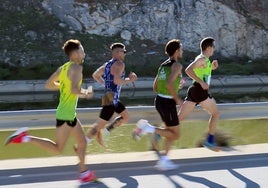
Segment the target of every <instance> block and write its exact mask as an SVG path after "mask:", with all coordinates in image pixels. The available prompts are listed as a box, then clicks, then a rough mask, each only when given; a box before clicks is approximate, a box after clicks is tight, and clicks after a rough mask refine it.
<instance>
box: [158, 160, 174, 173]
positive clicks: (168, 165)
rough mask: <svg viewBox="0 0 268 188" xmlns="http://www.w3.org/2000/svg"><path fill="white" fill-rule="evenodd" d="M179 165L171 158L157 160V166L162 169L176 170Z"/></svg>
mask: <svg viewBox="0 0 268 188" xmlns="http://www.w3.org/2000/svg"><path fill="white" fill-rule="evenodd" d="M178 167H179V165H177V164H175V163H173V162H172V161H171V160H161V159H160V160H159V161H157V163H156V165H155V168H156V169H157V170H160V171H168V170H175V169H177V168H178Z"/></svg>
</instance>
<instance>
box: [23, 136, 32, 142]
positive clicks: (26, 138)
mask: <svg viewBox="0 0 268 188" xmlns="http://www.w3.org/2000/svg"><path fill="white" fill-rule="evenodd" d="M30 140H31V137H29V136H24V137H23V138H22V142H25V143H26V142H30Z"/></svg>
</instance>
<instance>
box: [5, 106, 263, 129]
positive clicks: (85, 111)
mask: <svg viewBox="0 0 268 188" xmlns="http://www.w3.org/2000/svg"><path fill="white" fill-rule="evenodd" d="M218 107H219V110H220V113H221V118H220V119H221V120H245V119H268V102H258V103H225V104H218ZM127 109H128V111H129V112H130V117H131V118H130V121H129V123H136V122H137V121H138V120H139V119H142V118H144V119H148V120H150V122H151V123H154V124H159V123H160V122H161V119H160V117H159V115H158V113H157V112H156V110H155V108H154V106H130V107H127ZM99 111H100V108H79V109H78V110H77V112H78V118H79V119H80V120H81V122H82V124H83V125H91V124H93V123H94V122H95V121H96V119H97V117H98V115H99ZM208 118H209V115H208V114H207V113H206V112H204V111H203V110H202V109H201V108H200V107H199V106H197V107H196V108H195V110H194V111H193V112H192V113H191V114H190V115H189V117H188V118H186V119H185V121H204V120H208ZM0 119H1V120H0V128H1V129H7V128H18V127H24V126H28V127H35V128H36V127H47V126H54V125H55V109H51V110H25V111H2V112H0Z"/></svg>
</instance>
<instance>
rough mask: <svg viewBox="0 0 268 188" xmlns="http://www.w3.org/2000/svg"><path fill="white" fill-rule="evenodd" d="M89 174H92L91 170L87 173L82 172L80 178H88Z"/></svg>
mask: <svg viewBox="0 0 268 188" xmlns="http://www.w3.org/2000/svg"><path fill="white" fill-rule="evenodd" d="M89 173H90V170H87V171H85V172H81V173H80V177H81V178H83V177H86V176H87V175H88V174H89Z"/></svg>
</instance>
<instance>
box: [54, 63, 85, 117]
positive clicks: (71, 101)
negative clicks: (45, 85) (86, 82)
mask: <svg viewBox="0 0 268 188" xmlns="http://www.w3.org/2000/svg"><path fill="white" fill-rule="evenodd" d="M73 64H74V62H71V61H69V62H67V63H65V64H64V65H63V66H62V67H61V72H60V75H59V83H60V102H59V105H58V108H57V112H56V118H57V119H58V120H73V119H74V118H75V117H76V106H77V101H78V96H77V95H76V94H73V93H72V83H71V80H70V79H69V78H68V70H69V69H70V66H72V65H73ZM81 83H82V78H81V79H80V81H79V83H78V86H79V87H81Z"/></svg>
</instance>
